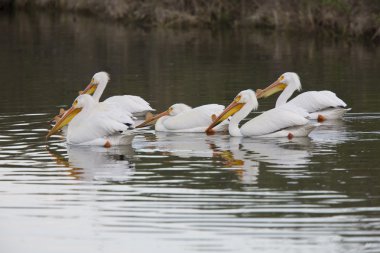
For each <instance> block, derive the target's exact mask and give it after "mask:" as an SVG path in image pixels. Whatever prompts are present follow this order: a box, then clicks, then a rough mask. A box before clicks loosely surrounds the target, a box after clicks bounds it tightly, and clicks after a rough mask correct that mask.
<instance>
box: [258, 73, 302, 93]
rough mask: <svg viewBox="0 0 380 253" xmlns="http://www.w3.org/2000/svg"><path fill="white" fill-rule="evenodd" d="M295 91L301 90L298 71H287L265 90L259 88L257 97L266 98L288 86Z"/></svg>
mask: <svg viewBox="0 0 380 253" xmlns="http://www.w3.org/2000/svg"><path fill="white" fill-rule="evenodd" d="M287 87H288V89H289V90H291V91H292V92H294V91H295V90H298V91H300V90H301V88H302V87H301V81H300V78H299V76H298V75H297V73H294V72H286V73H284V74H282V75H281V76H280V77H279V78H278V79H277V80H276V81H275V82H274V83H272V84H271V85H269V86H268V87H266V88H265V89H263V90H260V89H258V90H257V91H256V97H257V98H262V97H264V98H266V97H269V96H271V95H273V94H275V93H277V92H279V91H282V90H284V89H285V88H287Z"/></svg>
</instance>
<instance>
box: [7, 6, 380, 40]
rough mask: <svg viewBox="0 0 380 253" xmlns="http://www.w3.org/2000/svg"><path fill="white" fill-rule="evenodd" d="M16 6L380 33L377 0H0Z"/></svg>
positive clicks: (195, 23) (156, 22)
mask: <svg viewBox="0 0 380 253" xmlns="http://www.w3.org/2000/svg"><path fill="white" fill-rule="evenodd" d="M7 3H10V5H11V6H12V7H13V8H16V9H17V8H24V9H25V8H26V9H30V10H35V9H37V8H49V9H57V10H66V11H76V12H86V13H91V14H93V15H96V16H99V17H102V18H112V19H116V20H121V21H123V22H126V23H134V24H139V25H144V26H165V27H210V28H216V27H240V26H248V27H249V26H255V27H257V26H259V27H267V28H273V29H284V30H298V29H303V30H305V31H327V32H329V33H331V34H340V35H341V34H343V35H347V36H353V37H359V36H366V37H368V38H371V39H372V40H379V39H380V1H377V0H361V1H357V0H233V1H231V0H156V1H152V0H13V1H12V0H0V8H1V6H2V5H7Z"/></svg>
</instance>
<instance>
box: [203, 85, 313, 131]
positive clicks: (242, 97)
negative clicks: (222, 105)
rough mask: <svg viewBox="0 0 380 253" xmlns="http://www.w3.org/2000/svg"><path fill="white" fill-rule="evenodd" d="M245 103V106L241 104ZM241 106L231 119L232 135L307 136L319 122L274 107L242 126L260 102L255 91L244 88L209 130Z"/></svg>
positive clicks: (230, 129)
mask: <svg viewBox="0 0 380 253" xmlns="http://www.w3.org/2000/svg"><path fill="white" fill-rule="evenodd" d="M241 105H243V106H241ZM238 106H240V107H241V109H239V110H238V111H237V112H236V113H235V114H234V115H233V116H232V117H231V119H230V123H229V126H228V131H229V133H230V135H232V136H261V137H293V136H294V137H297V136H307V135H308V134H309V133H310V132H311V131H312V130H313V129H315V127H316V126H318V124H310V123H309V120H307V119H306V118H305V117H303V116H301V115H299V114H297V113H294V112H292V111H291V110H288V109H284V108H281V107H280V108H274V109H271V110H269V111H266V112H264V113H262V114H261V115H259V116H257V117H255V118H253V119H251V120H249V121H248V122H246V123H245V124H244V125H243V126H242V127H241V128H239V123H240V121H241V120H243V119H244V118H245V117H246V116H248V114H249V113H250V112H251V111H252V110H255V109H257V107H258V102H257V99H256V95H255V92H254V91H252V90H244V91H242V92H240V93H239V94H238V95H237V96H236V98H235V99H234V101H233V102H232V103H231V104H230V105H229V106H228V107H227V108H226V109H225V110H224V111H223V113H222V114H221V115H219V117H218V118H217V119H216V120H214V122H213V124H211V125H210V126H209V128H208V129H207V131H210V130H211V129H212V128H213V127H214V126H215V125H216V124H217V122H218V120H219V119H220V118H221V117H223V115H224V114H227V113H228V112H229V111H230V110H233V109H234V108H236V107H238Z"/></svg>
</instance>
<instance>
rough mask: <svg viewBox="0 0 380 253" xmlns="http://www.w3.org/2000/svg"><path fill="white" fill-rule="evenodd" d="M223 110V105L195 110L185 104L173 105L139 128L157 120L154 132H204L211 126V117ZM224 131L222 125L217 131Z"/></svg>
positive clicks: (210, 105) (200, 107)
mask: <svg viewBox="0 0 380 253" xmlns="http://www.w3.org/2000/svg"><path fill="white" fill-rule="evenodd" d="M223 110H224V106H223V105H218V104H208V105H202V106H199V107H196V108H191V107H190V106H188V105H185V104H174V105H172V106H171V107H169V109H168V110H167V111H165V112H163V113H160V114H158V115H157V116H155V117H153V118H152V119H148V120H147V121H146V122H144V123H142V124H141V125H140V126H145V125H147V123H149V122H153V121H154V120H157V122H156V124H155V130H156V131H159V132H193V133H194V132H200V133H202V132H205V130H206V128H207V127H208V126H209V125H210V124H211V122H212V120H213V119H212V117H213V115H214V117H216V115H218V114H220V113H221V112H222V111H223ZM223 130H226V124H225V123H223V124H221V125H220V127H219V128H218V129H217V131H223Z"/></svg>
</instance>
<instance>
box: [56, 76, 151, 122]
mask: <svg viewBox="0 0 380 253" xmlns="http://www.w3.org/2000/svg"><path fill="white" fill-rule="evenodd" d="M109 80H110V77H109V75H108V73H107V72H103V71H102V72H98V73H96V74H95V75H94V76H93V77H92V79H91V82H90V83H89V84H88V85H87V87H86V88H85V89H84V90H83V91H80V92H79V93H80V94H89V95H92V97H93V98H94V100H95V101H96V102H99V100H100V97H101V96H102V94H103V92H104V90H105V88H106V86H107V84H108V81H109ZM103 103H115V104H117V105H118V107H119V108H120V109H122V110H125V111H127V112H130V113H132V115H133V116H135V117H140V116H145V115H146V113H147V112H150V111H154V109H153V108H152V107H151V106H150V105H149V103H148V102H147V101H145V100H144V99H143V98H141V97H139V96H132V95H121V96H112V97H109V98H107V99H106V100H104V101H103ZM64 112H65V111H64V110H63V109H61V110H60V113H59V115H57V116H56V117H54V119H53V120H55V121H58V120H59V118H60V117H62V116H63V114H64Z"/></svg>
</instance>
